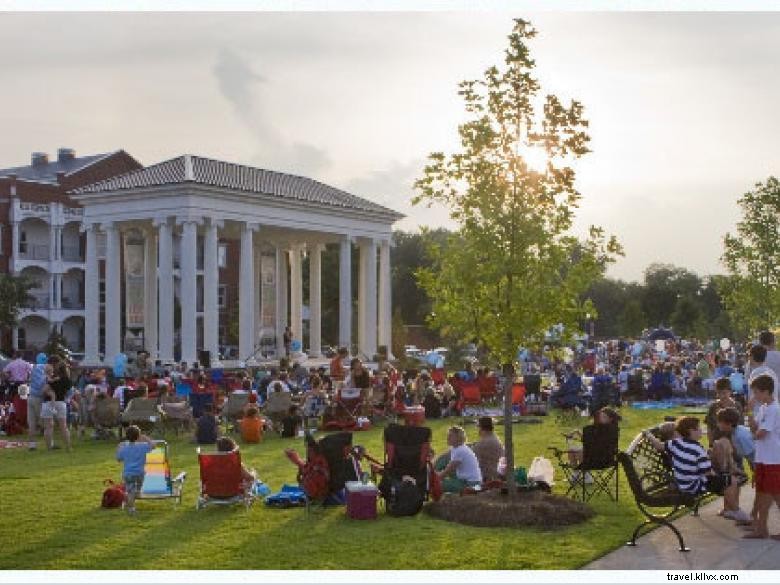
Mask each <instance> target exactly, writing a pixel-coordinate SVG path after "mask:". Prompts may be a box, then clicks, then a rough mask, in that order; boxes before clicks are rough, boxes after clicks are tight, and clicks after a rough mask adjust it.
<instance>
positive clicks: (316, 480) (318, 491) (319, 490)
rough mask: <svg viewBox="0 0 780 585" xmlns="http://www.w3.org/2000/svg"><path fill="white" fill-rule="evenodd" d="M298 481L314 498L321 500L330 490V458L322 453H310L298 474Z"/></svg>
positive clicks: (309, 495) (311, 497)
mask: <svg viewBox="0 0 780 585" xmlns="http://www.w3.org/2000/svg"><path fill="white" fill-rule="evenodd" d="M298 483H299V484H300V485H301V487H302V488H303V491H304V492H306V495H307V496H308V497H309V498H310V499H312V500H321V499H323V498H324V497H325V496H327V495H328V492H329V491H330V489H329V486H330V470H329V466H328V460H327V459H325V456H324V455H322V454H320V453H310V454H309V457H308V458H307V459H306V463H304V464H303V467H301V470H300V472H299V474H298Z"/></svg>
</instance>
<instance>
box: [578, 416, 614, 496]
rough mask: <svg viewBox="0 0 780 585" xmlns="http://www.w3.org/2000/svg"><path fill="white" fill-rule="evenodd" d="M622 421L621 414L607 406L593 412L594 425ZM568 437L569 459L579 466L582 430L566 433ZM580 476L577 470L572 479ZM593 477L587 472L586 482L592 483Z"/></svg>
mask: <svg viewBox="0 0 780 585" xmlns="http://www.w3.org/2000/svg"><path fill="white" fill-rule="evenodd" d="M619 422H620V415H619V414H618V413H617V411H616V410H614V409H612V408H610V407H608V406H605V407H603V408H600V409H598V410H597V411H595V412H594V413H593V424H594V425H615V426H617V425H618V423H619ZM565 437H566V452H567V455H568V459H569V464H570V465H571V466H572V467H575V468H576V467H578V466H579V465H580V464H581V463H582V451H583V448H582V444H581V443H579V441H582V431H580V430H575V431H572V432H570V433H567V434H566V435H565ZM578 477H579V472H577V471H575V472H574V475H573V476H572V481H576V480H577V479H578ZM591 481H592V479H591V478H590V477H589V474H587V473H586V474H585V482H586V483H590V482H591Z"/></svg>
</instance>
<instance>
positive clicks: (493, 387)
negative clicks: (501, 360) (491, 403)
mask: <svg viewBox="0 0 780 585" xmlns="http://www.w3.org/2000/svg"><path fill="white" fill-rule="evenodd" d="M479 392H480V394H482V399H483V400H492V399H494V398H495V397H496V396H497V395H498V378H496V377H495V376H488V377H487V378H482V379H481V380H479Z"/></svg>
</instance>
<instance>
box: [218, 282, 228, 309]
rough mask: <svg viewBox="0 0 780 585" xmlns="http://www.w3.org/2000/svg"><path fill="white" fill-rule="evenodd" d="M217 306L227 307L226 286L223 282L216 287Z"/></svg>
mask: <svg viewBox="0 0 780 585" xmlns="http://www.w3.org/2000/svg"><path fill="white" fill-rule="evenodd" d="M217 307H218V308H220V309H224V308H225V307H227V286H225V285H224V284H221V285H219V288H218V289H217Z"/></svg>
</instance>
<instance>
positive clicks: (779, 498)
mask: <svg viewBox="0 0 780 585" xmlns="http://www.w3.org/2000/svg"><path fill="white" fill-rule="evenodd" d="M750 389H751V390H752V391H753V401H752V402H753V412H754V413H755V414H754V417H753V419H752V420H751V421H750V429H751V430H752V431H753V433H754V434H755V437H756V442H755V447H756V448H755V462H756V472H755V482H756V504H755V508H756V519H755V522H754V523H753V530H752V532H751V533H749V534H746V535H745V538H768V537H769V528H768V526H767V520H768V516H769V509H770V508H771V507H772V502H775V503H776V504H777V505H778V506H780V406H778V404H777V401H776V400H775V399H774V393H775V382H774V380H773V379H772V377H771V376H769V375H768V374H761V375H760V376H757V377H756V378H754V379H753V380H752V381H751V382H750ZM772 538H773V539H775V540H780V534H773V535H772Z"/></svg>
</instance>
